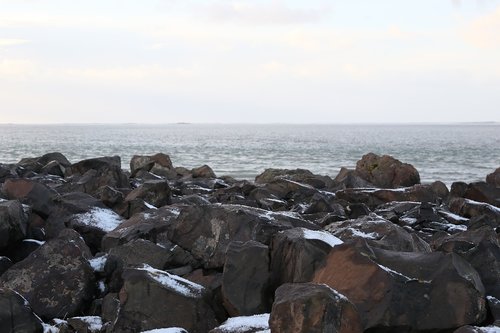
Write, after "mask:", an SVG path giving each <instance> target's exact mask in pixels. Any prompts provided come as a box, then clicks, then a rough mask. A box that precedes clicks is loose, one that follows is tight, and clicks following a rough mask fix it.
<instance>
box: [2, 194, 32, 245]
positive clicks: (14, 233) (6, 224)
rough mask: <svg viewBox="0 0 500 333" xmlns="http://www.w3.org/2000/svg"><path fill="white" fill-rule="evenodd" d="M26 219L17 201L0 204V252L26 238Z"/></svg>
mask: <svg viewBox="0 0 500 333" xmlns="http://www.w3.org/2000/svg"><path fill="white" fill-rule="evenodd" d="M27 228H28V217H27V216H26V214H25V213H24V210H23V206H22V205H21V203H20V202H19V201H17V200H11V201H2V202H0V250H2V249H5V248H6V247H8V246H11V245H13V244H15V243H16V242H18V241H20V240H22V239H23V238H25V237H26V231H27Z"/></svg>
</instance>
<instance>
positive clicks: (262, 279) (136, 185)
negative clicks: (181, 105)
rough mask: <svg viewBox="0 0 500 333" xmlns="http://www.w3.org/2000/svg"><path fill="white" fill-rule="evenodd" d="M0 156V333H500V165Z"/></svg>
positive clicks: (383, 159) (386, 159) (372, 159)
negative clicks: (251, 164)
mask: <svg viewBox="0 0 500 333" xmlns="http://www.w3.org/2000/svg"><path fill="white" fill-rule="evenodd" d="M485 177H486V178H485V181H484V182H476V183H470V184H467V183H464V182H459V181H457V182H455V183H453V185H452V186H451V188H450V189H448V188H447V187H446V185H445V184H443V183H442V182H439V181H436V182H434V183H432V184H420V176H419V173H418V171H417V170H416V169H415V168H414V167H413V166H411V165H409V164H405V163H402V162H400V161H398V160H397V159H395V158H393V157H391V156H377V155H375V154H371V153H370V154H367V155H365V156H363V157H362V159H361V160H359V161H358V163H357V165H356V167H355V169H342V170H341V171H340V173H339V174H338V175H337V176H336V177H335V178H334V179H333V178H330V177H328V176H321V175H315V174H313V173H311V172H309V171H308V170H303V169H296V170H282V169H267V170H265V171H264V172H263V173H262V174H260V175H259V176H257V177H256V178H255V181H254V182H249V181H240V180H236V179H233V178H231V177H224V176H218V175H216V174H215V173H214V171H213V170H212V169H211V168H210V167H209V166H207V165H204V166H201V167H199V168H195V169H187V168H183V167H174V166H173V165H172V162H171V160H170V158H169V156H168V155H165V154H162V153H159V154H156V155H154V156H134V157H133V158H132V160H131V161H130V171H125V170H122V169H121V160H120V157H118V156H113V157H99V158H94V159H89V160H84V161H80V162H77V163H70V162H69V161H68V160H67V159H66V157H65V156H63V155H62V154H60V153H50V154H46V155H44V156H41V157H36V158H25V159H23V160H21V161H20V162H19V163H17V164H0V186H1V191H0V333H3V332H27V333H31V332H51V333H52V332H54V333H56V332H61V333H69V332H78V333H90V332H92V333H96V332H158V333H159V332H163V333H185V332H188V333H207V332H210V333H257V332H261V333H262V332H272V333H286V332H293V333H299V332H300V333H315V332H341V333H355V332H403V333H404V332H408V333H410V332H456V333H469V332H471V333H472V332H477V333H481V332H483V333H487V332H500V247H499V233H500V227H499V226H500V168H498V169H497V170H491V173H490V174H488V175H485Z"/></svg>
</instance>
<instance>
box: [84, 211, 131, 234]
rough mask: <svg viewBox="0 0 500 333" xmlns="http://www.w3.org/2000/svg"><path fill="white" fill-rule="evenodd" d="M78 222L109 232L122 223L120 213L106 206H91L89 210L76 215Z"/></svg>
mask: <svg viewBox="0 0 500 333" xmlns="http://www.w3.org/2000/svg"><path fill="white" fill-rule="evenodd" d="M76 219H77V221H78V222H80V223H83V224H85V225H88V226H93V227H96V228H99V229H101V230H103V231H105V232H110V231H112V230H114V229H115V228H116V227H118V226H119V225H120V224H121V223H122V221H123V220H122V218H121V217H120V215H118V214H116V213H115V212H113V211H112V210H111V209H106V208H92V209H91V210H90V212H88V213H85V214H78V215H76Z"/></svg>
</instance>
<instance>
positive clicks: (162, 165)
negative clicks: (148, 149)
mask: <svg viewBox="0 0 500 333" xmlns="http://www.w3.org/2000/svg"><path fill="white" fill-rule="evenodd" d="M153 168H155V169H156V171H157V172H158V171H160V170H161V169H163V170H165V171H167V170H171V169H173V168H174V167H173V165H172V161H171V160H170V156H168V155H166V154H163V153H158V154H155V155H152V156H139V155H134V156H132V159H131V160H130V172H131V174H132V177H135V176H136V174H137V172H138V171H151V170H152V169H153ZM153 173H156V172H153ZM160 173H161V172H160Z"/></svg>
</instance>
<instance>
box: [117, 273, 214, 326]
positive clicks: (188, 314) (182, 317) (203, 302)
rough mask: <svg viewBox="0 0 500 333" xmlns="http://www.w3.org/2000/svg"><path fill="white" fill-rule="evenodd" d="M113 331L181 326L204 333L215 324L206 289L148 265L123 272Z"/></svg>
mask: <svg viewBox="0 0 500 333" xmlns="http://www.w3.org/2000/svg"><path fill="white" fill-rule="evenodd" d="M123 279H124V285H123V288H122V290H121V291H120V294H119V298H120V304H121V305H120V311H119V313H118V318H117V320H116V322H115V323H114V325H113V330H114V331H119V332H137V331H145V330H151V329H157V328H162V327H183V328H185V329H186V330H188V331H189V332H191V333H204V332H208V331H209V330H210V329H212V328H214V327H215V326H216V325H217V322H216V320H215V315H214V312H213V310H212V308H211V305H210V295H209V294H208V293H207V291H206V290H205V288H203V287H202V286H200V285H198V284H194V283H192V282H189V281H188V280H185V279H182V278H180V277H178V276H175V275H171V274H168V273H166V272H163V271H160V270H155V269H153V268H151V267H149V266H147V265H144V266H142V267H138V268H129V269H126V270H125V271H124V273H123Z"/></svg>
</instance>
